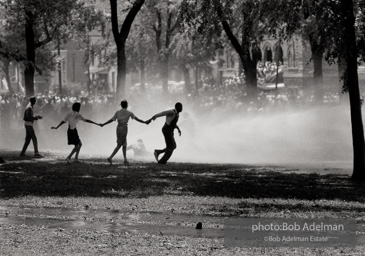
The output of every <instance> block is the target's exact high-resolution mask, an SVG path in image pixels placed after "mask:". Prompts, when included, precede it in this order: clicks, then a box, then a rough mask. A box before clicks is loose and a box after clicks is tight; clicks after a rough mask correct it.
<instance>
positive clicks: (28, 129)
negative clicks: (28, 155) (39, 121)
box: [21, 125, 38, 154]
mask: <svg viewBox="0 0 365 256" xmlns="http://www.w3.org/2000/svg"><path fill="white" fill-rule="evenodd" d="M31 140H32V141H33V146H34V154H38V141H37V136H35V132H34V129H33V126H28V125H26V126H25V142H24V146H23V149H22V152H21V154H25V151H26V150H27V148H28V145H29V143H30V141H31Z"/></svg>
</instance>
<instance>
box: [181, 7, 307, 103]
mask: <svg viewBox="0 0 365 256" xmlns="http://www.w3.org/2000/svg"><path fill="white" fill-rule="evenodd" d="M187 2H188V3H191V1H188V0H187ZM193 4H195V5H197V4H196V2H194V3H193ZM300 4H301V0H292V1H284V0H280V1H270V0H262V1H253V0H243V1H238V0H237V1H236V0H231V1H222V0H204V1H202V2H201V3H200V4H199V5H197V7H196V8H197V9H198V10H199V11H198V13H199V15H200V17H201V18H200V24H199V26H203V27H205V28H206V29H203V30H206V31H210V30H211V28H214V29H215V30H216V32H217V33H219V32H220V31H222V30H223V31H224V33H225V35H226V36H227V38H228V39H229V41H230V43H231V45H232V47H233V48H234V50H235V51H236V52H237V54H238V56H239V59H240V61H241V64H242V68H243V73H244V78H245V83H246V88H247V93H248V96H249V97H252V98H253V99H255V98H256V92H257V74H256V65H257V62H258V60H260V58H261V51H260V49H259V45H260V43H261V42H262V40H263V38H264V36H268V35H270V36H278V35H282V36H285V35H287V34H288V35H289V34H292V33H293V32H292V30H291V29H292V25H291V24H297V23H296V22H293V21H295V20H296V19H298V18H299V15H289V14H288V13H287V12H288V10H290V11H291V12H294V13H299V9H300ZM285 11H286V13H285ZM287 21H290V22H287ZM285 22H286V24H285V26H283V23H285ZM282 38H284V37H282Z"/></svg>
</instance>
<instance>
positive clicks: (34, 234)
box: [0, 157, 365, 255]
mask: <svg viewBox="0 0 365 256" xmlns="http://www.w3.org/2000/svg"><path fill="white" fill-rule="evenodd" d="M4 158H5V160H6V163H5V164H2V165H0V219H1V220H2V221H0V229H1V231H0V241H1V242H0V243H1V244H0V249H1V253H0V254H1V255H284V254H285V255H360V253H362V252H363V251H365V247H364V246H363V245H362V246H358V247H354V248H317V249H316V248H229V247H225V246H224V244H223V241H224V240H223V238H222V237H216V238H214V237H211V238H207V237H191V236H186V235H167V234H163V232H141V231H139V232H132V231H125V232H112V231H111V230H110V229H105V230H103V229H87V230H86V229H82V228H80V229H77V228H76V229H75V228H74V229H67V228H59V227H56V226H52V227H47V226H44V225H30V224H27V223H24V224H19V223H16V224H14V223H11V222H7V221H6V220H7V219H11V218H21V217H24V214H23V213H21V211H14V210H13V209H23V208H35V209H45V210H47V209H62V210H65V209H69V210H79V211H80V210H82V211H83V212H85V214H87V212H92V211H100V212H117V213H130V212H133V213H144V212H156V213H160V214H165V215H166V216H172V215H179V214H185V215H188V216H192V221H191V223H189V221H185V222H184V223H178V222H171V223H169V225H172V226H174V225H176V227H177V228H178V227H179V226H181V225H182V224H183V225H185V226H187V227H191V229H194V228H195V224H196V219H197V218H199V217H201V219H202V223H203V229H205V228H211V229H222V225H220V224H222V223H221V222H220V223H218V224H219V225H215V224H217V223H213V224H214V225H213V224H212V223H210V222H209V221H204V220H205V219H206V218H208V217H209V216H211V217H216V218H218V219H219V218H221V219H223V218H224V217H232V216H239V217H241V218H247V217H261V218H282V219H284V218H300V219H302V218H318V219H323V218H336V219H344V220H347V219H356V220H357V221H358V223H364V222H365V221H364V211H365V188H364V186H363V184H359V183H354V182H351V181H350V179H349V176H348V175H333V174H327V175H318V174H316V173H313V170H311V172H312V173H310V174H309V173H305V172H303V170H295V169H293V168H285V167H280V166H248V165H227V164H193V163H170V164H168V165H166V166H165V165H157V164H155V163H149V162H132V164H131V165H130V166H128V167H125V166H123V165H116V166H109V165H107V164H106V163H105V160H102V159H99V158H89V159H87V160H85V161H83V162H82V163H78V164H73V165H71V166H70V165H67V164H66V163H65V162H64V161H63V160H60V159H57V158H54V157H46V159H42V160H33V159H25V160H22V161H19V159H17V158H15V157H13V158H12V157H4ZM299 171H300V172H299ZM308 171H309V170H308ZM321 171H323V170H321ZM322 173H323V172H322ZM328 173H331V170H328ZM85 216H89V215H83V214H80V215H67V214H63V213H60V214H59V215H57V216H52V218H59V219H60V220H70V221H78V220H84V219H85V218H86V217H85ZM26 217H28V218H35V219H47V218H49V216H47V215H44V214H35V215H34V216H26ZM193 217H194V218H193ZM113 221H118V220H111V219H110V218H109V217H108V215H103V214H101V215H100V216H98V217H97V218H88V219H87V222H88V223H89V224H90V223H91V225H92V224H93V223H95V225H99V224H100V223H108V224H110V222H113Z"/></svg>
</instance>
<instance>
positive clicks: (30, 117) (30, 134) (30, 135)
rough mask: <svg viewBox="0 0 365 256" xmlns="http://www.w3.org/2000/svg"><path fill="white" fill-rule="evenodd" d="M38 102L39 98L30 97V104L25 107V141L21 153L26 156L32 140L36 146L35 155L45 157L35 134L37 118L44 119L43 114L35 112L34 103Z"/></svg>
mask: <svg viewBox="0 0 365 256" xmlns="http://www.w3.org/2000/svg"><path fill="white" fill-rule="evenodd" d="M36 102H37V98H36V97H34V96H32V97H30V98H29V104H28V105H27V107H26V108H25V111H24V117H23V120H24V126H25V142H24V146H23V149H22V152H21V153H20V156H21V157H24V156H25V151H27V148H28V146H29V143H30V141H31V140H32V142H33V146H34V157H35V158H43V156H42V155H40V154H39V151H38V141H37V136H36V135H35V132H34V128H33V122H34V121H36V120H40V119H42V116H40V115H36V114H34V110H33V109H34V105H35V103H36Z"/></svg>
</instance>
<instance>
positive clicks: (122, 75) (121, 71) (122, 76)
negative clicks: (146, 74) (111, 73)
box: [117, 44, 127, 100]
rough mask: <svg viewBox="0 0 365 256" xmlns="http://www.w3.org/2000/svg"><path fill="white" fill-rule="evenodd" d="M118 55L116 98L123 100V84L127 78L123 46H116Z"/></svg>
mask: <svg viewBox="0 0 365 256" xmlns="http://www.w3.org/2000/svg"><path fill="white" fill-rule="evenodd" d="M117 54H118V67H117V70H118V74H117V85H118V86H117V98H118V99H120V100H121V99H122V98H125V96H126V95H125V84H126V76H127V58H126V56H125V47H124V44H122V45H118V46H117Z"/></svg>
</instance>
